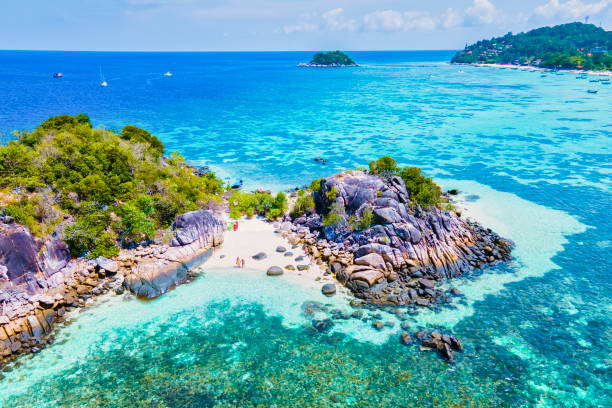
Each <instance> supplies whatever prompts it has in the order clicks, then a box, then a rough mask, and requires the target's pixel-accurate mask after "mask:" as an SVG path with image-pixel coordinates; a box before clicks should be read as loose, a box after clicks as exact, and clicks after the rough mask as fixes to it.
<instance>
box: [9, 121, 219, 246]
mask: <svg viewBox="0 0 612 408" xmlns="http://www.w3.org/2000/svg"><path fill="white" fill-rule="evenodd" d="M17 136H18V139H17V140H15V141H11V142H9V143H8V144H7V145H6V146H0V193H1V196H2V198H3V201H2V203H1V204H0V206H1V207H3V209H4V210H6V212H7V214H9V215H12V216H13V217H15V219H16V220H17V222H19V223H22V224H24V225H26V226H27V227H28V228H29V229H30V230H31V231H32V233H33V234H35V235H38V236H42V235H45V234H48V233H50V232H52V231H53V230H54V229H55V228H56V227H57V226H58V225H60V222H61V221H63V220H64V219H66V220H68V222H67V223H63V224H62V225H63V227H62V229H63V232H64V235H65V238H66V241H67V242H68V244H69V246H70V249H71V252H72V254H73V255H74V256H77V255H83V254H88V255H89V256H97V255H100V254H106V255H112V254H114V253H116V252H117V250H118V248H117V243H119V244H123V245H129V244H131V243H133V242H140V241H143V240H148V239H154V238H155V237H156V236H157V235H159V232H158V231H159V230H160V229H164V228H168V226H170V224H172V222H174V219H175V217H176V216H177V215H179V214H181V213H184V212H187V211H192V210H197V209H199V208H204V207H206V206H207V205H208V204H209V203H210V202H211V201H218V200H221V199H220V197H219V193H221V192H222V191H223V184H222V182H221V181H220V180H218V179H217V178H216V177H215V175H214V174H212V173H208V174H206V175H205V176H202V177H199V176H196V175H194V172H193V168H191V167H190V166H188V165H187V164H186V163H185V160H184V159H183V157H182V156H181V155H179V154H178V153H173V154H171V155H170V157H168V158H164V157H162V154H163V152H164V146H163V145H162V143H161V142H160V141H159V139H157V138H156V137H155V136H152V135H151V134H150V133H149V132H147V131H146V130H143V129H140V128H137V127H135V126H126V127H125V128H123V130H122V131H121V134H115V133H113V132H109V131H104V130H101V129H94V128H93V127H92V125H91V122H90V120H89V118H88V117H87V115H84V114H79V115H77V116H69V115H61V116H56V117H51V118H49V119H48V120H46V121H44V122H43V123H41V125H40V126H38V127H37V128H36V129H35V130H34V131H32V132H21V133H18V135H17Z"/></svg>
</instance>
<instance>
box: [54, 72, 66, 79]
mask: <svg viewBox="0 0 612 408" xmlns="http://www.w3.org/2000/svg"><path fill="white" fill-rule="evenodd" d="M63 76H64V74H62V73H61V72H54V73H53V78H61V77H63Z"/></svg>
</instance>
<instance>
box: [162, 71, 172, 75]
mask: <svg viewBox="0 0 612 408" xmlns="http://www.w3.org/2000/svg"><path fill="white" fill-rule="evenodd" d="M164 76H172V72H170V71H168V72H166V73H165V74H164Z"/></svg>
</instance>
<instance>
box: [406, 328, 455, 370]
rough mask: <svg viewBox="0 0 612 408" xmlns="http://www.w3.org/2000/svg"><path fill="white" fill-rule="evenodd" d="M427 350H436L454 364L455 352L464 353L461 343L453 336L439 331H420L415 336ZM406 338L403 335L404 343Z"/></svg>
mask: <svg viewBox="0 0 612 408" xmlns="http://www.w3.org/2000/svg"><path fill="white" fill-rule="evenodd" d="M414 336H415V337H416V339H417V340H418V341H419V342H420V343H421V345H422V347H423V349H425V350H435V351H436V352H437V353H438V355H439V356H440V357H441V358H443V359H445V360H447V361H448V362H449V363H453V362H454V360H453V351H463V344H462V343H461V341H460V340H459V339H458V338H456V337H455V336H453V335H451V334H442V333H440V332H438V331H432V332H429V331H425V330H423V331H419V332H416V333H415V334H414ZM404 338H405V336H403V335H402V342H403V341H404Z"/></svg>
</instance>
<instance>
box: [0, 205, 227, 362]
mask: <svg viewBox="0 0 612 408" xmlns="http://www.w3.org/2000/svg"><path fill="white" fill-rule="evenodd" d="M0 221H2V222H1V223H0V285H2V286H1V291H0V368H1V367H4V366H5V365H6V364H7V363H8V362H10V361H12V360H13V359H15V358H16V357H17V356H19V355H20V354H23V353H31V352H33V353H36V352H38V351H40V350H41V349H42V348H43V347H44V346H46V345H47V344H50V343H52V342H53V328H54V326H56V325H58V324H61V323H62V322H63V317H64V316H65V315H66V313H67V312H69V311H72V310H76V309H79V308H84V307H87V306H89V305H91V304H93V301H94V299H95V298H96V297H99V296H102V295H104V294H108V293H109V292H110V293H112V292H114V293H117V294H122V293H123V292H124V290H129V291H131V292H132V293H133V294H134V295H135V296H138V297H140V298H144V299H152V298H154V297H157V296H159V295H161V294H163V293H165V292H167V291H168V290H170V289H171V288H172V287H173V286H174V285H177V284H180V283H184V282H186V281H188V280H189V279H190V277H191V276H190V272H189V271H190V268H191V267H192V266H194V265H196V264H199V263H201V262H202V260H203V259H204V258H205V257H206V256H208V255H209V254H210V252H211V250H212V248H214V247H217V246H219V245H221V244H222V243H223V231H224V229H225V222H224V221H222V218H221V215H220V214H219V213H213V212H212V211H210V210H199V211H192V212H188V213H185V214H182V215H180V216H178V217H177V218H176V221H175V223H174V226H173V229H174V231H173V238H172V241H171V243H170V244H162V243H152V244H151V245H148V246H140V247H137V248H134V249H122V250H121V251H120V253H119V255H118V256H117V257H114V258H113V259H107V258H104V257H99V258H96V259H87V258H77V259H71V257H70V252H69V250H68V246H67V245H66V243H65V242H64V241H62V240H61V239H59V238H57V237H50V238H49V239H47V240H40V239H36V238H35V237H33V236H32V235H31V234H30V232H29V231H28V230H27V228H25V227H23V226H21V225H17V224H15V223H13V220H12V219H10V217H3V218H2V219H1V220H0Z"/></svg>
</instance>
